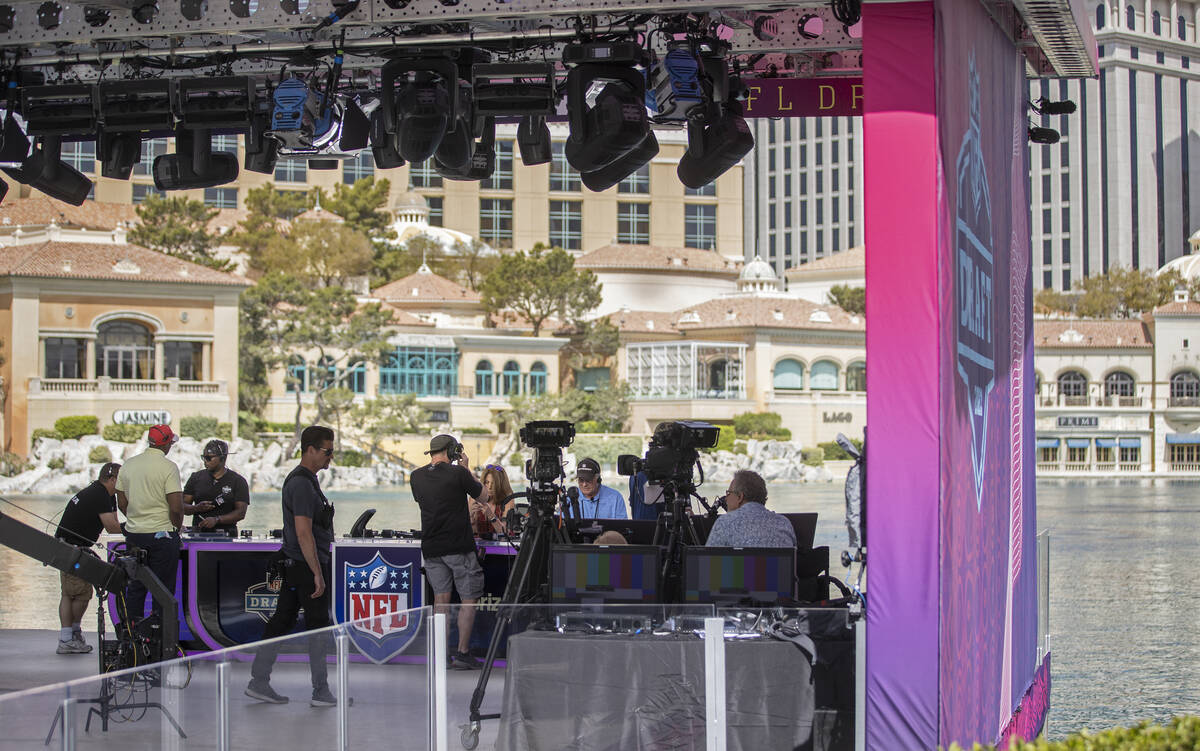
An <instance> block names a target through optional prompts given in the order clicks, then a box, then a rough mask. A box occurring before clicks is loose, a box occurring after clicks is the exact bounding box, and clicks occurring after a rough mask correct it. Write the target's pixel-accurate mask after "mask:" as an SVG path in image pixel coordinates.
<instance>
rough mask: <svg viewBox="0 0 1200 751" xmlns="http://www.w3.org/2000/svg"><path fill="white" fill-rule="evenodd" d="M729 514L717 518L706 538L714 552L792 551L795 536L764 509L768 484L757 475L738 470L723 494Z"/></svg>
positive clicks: (787, 525)
mask: <svg viewBox="0 0 1200 751" xmlns="http://www.w3.org/2000/svg"><path fill="white" fill-rule="evenodd" d="M725 504H726V509H728V511H729V513H727V514H724V515H722V516H720V517H718V518H717V521H716V523H715V524H713V528H712V532H711V533H709V535H708V542H707V543H706V545H707V547H713V548H794V547H796V533H795V531H794V530H793V529H792V523H791V522H790V521H788V519H787V517H785V516H781V515H780V514H777V513H775V512H774V511H771V510H770V509H768V508H767V505H766V504H767V483H766V482H765V481H764V480H763V479H762V476H761V475H759V474H758V473H757V472H751V471H750V470H748V469H739V470H738V471H737V472H734V473H733V479H731V480H730V481H729V490H727V491H725Z"/></svg>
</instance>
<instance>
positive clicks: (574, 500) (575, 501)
mask: <svg viewBox="0 0 1200 751" xmlns="http://www.w3.org/2000/svg"><path fill="white" fill-rule="evenodd" d="M567 498H568V499H570V501H571V515H572V516H574V517H575V518H576V519H582V518H583V513H582V512H581V511H580V510H579V488H577V487H575V486H574V485H572V486H571V487H569V488H567Z"/></svg>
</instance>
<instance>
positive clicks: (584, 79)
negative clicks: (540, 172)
mask: <svg viewBox="0 0 1200 751" xmlns="http://www.w3.org/2000/svg"><path fill="white" fill-rule="evenodd" d="M596 88H599V89H600V91H599V94H597V95H596V97H595V104H594V106H591V107H589V106H588V93H589V89H590V90H593V91H594V90H595V89H596ZM567 116H568V118H569V119H570V124H571V135H570V137H569V138H568V139H567V144H566V148H565V151H566V156H567V161H568V162H570V164H571V166H572V167H574V168H575V169H577V170H579V171H580V172H594V171H596V170H598V169H600V168H601V167H603V166H605V165H607V164H611V163H612V162H615V161H616V160H618V159H620V158H621V157H622V156H624V155H625V152H627V151H629V150H630V149H633V148H635V147H636V146H638V145H639V144H640V143H641V142H642V139H643V138H645V137H646V133H647V132H649V130H650V121H649V119H648V118H647V117H646V78H645V76H644V75H643V74H642V72H641V71H639V70H637V69H636V68H634V67H633V66H632V65H600V64H586V65H577V66H575V67H574V68H572V69H571V71H570V72H569V73H567Z"/></svg>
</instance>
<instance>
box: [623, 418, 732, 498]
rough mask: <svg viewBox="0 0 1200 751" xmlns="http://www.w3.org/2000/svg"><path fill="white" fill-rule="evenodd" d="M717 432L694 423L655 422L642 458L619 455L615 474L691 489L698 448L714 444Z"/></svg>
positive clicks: (698, 453) (718, 432)
mask: <svg viewBox="0 0 1200 751" xmlns="http://www.w3.org/2000/svg"><path fill="white" fill-rule="evenodd" d="M720 434H721V431H720V430H719V429H718V428H717V426H716V425H711V424H709V423H707V422H699V421H695V420H678V421H675V422H664V423H659V425H658V427H656V428H655V429H654V435H653V436H651V438H650V445H649V447H648V448H647V449H646V456H645V457H638V456H634V455H633V454H622V455H621V456H618V457H617V472H618V473H620V474H622V475H636V474H637V473H638V472H645V473H646V479H647V480H648V481H650V482H652V483H655V484H658V485H664V486H666V485H671V486H674V487H675V488H677V489H680V490H684V491H685V494H686V493H689V492H691V491H692V490H694V489H695V482H694V477H693V474H692V470H693V468H694V467H695V466H696V464H697V462H699V461H700V451H699V450H700V449H708V448H712V447H714V446H716V445H717V439H718V438H719V437H720Z"/></svg>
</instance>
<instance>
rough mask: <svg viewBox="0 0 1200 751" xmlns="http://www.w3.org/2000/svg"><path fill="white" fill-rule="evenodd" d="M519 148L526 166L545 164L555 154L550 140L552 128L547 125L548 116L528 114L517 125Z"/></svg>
mask: <svg viewBox="0 0 1200 751" xmlns="http://www.w3.org/2000/svg"><path fill="white" fill-rule="evenodd" d="M517 148H519V149H520V151H521V161H522V162H524V163H525V165H526V166H528V165H533V164H545V163H547V162H549V161H550V160H551V159H552V158H553V156H554V152H553V147H552V146H551V141H550V128H549V127H547V126H546V118H544V117H541V116H539V115H526V116H525V117H522V118H521V124H520V125H518V126H517Z"/></svg>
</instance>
